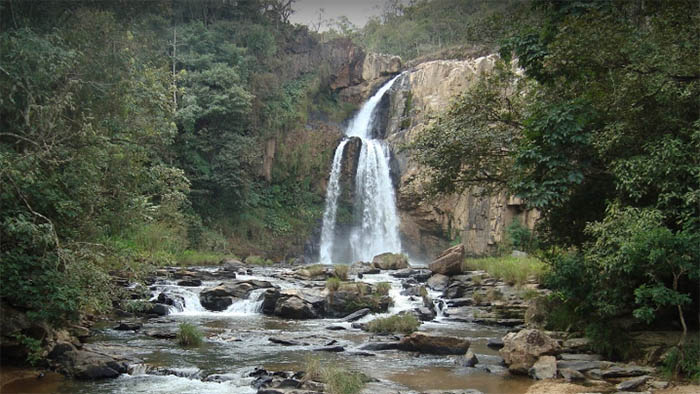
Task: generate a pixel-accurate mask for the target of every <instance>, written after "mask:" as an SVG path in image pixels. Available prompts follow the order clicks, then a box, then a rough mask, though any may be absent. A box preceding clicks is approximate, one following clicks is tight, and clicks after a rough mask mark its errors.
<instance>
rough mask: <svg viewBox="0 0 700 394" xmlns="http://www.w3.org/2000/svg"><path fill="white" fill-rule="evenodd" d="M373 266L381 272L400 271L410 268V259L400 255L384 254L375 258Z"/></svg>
mask: <svg viewBox="0 0 700 394" xmlns="http://www.w3.org/2000/svg"><path fill="white" fill-rule="evenodd" d="M372 265H373V266H375V267H376V268H379V269H381V270H400V269H403V268H408V257H406V255H405V254H399V253H382V254H380V255H377V256H374V258H373V259H372Z"/></svg>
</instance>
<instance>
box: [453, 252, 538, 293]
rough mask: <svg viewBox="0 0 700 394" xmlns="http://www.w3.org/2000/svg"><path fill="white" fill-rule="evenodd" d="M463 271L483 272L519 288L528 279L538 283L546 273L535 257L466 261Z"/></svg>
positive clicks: (507, 257) (489, 258)
mask: <svg viewBox="0 0 700 394" xmlns="http://www.w3.org/2000/svg"><path fill="white" fill-rule="evenodd" d="M464 270H465V271H472V270H484V271H486V272H488V273H489V275H490V276H492V277H494V278H498V279H501V280H503V281H505V282H507V283H510V284H515V285H518V286H521V285H523V284H525V283H526V282H527V281H528V279H530V278H532V279H535V280H538V281H539V280H540V278H541V277H542V276H543V275H544V273H545V272H546V266H545V264H544V263H543V262H542V261H540V260H539V259H537V258H535V257H530V256H528V257H513V256H503V257H485V258H479V259H467V260H465V262H464ZM480 280H481V278H479V281H480Z"/></svg>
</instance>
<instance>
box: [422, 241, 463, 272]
mask: <svg viewBox="0 0 700 394" xmlns="http://www.w3.org/2000/svg"><path fill="white" fill-rule="evenodd" d="M463 260H464V245H463V244H459V245H456V246H453V247H451V248H449V249H446V250H444V251H443V252H442V253H441V254H440V255H439V256H438V257H437V258H436V259H435V260H434V261H433V262H432V263H430V265H429V266H428V268H430V270H431V271H432V272H433V273H435V274H443V275H447V276H451V275H458V274H461V273H462V261H463Z"/></svg>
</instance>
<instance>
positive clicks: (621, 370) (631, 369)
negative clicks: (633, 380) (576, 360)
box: [588, 365, 654, 379]
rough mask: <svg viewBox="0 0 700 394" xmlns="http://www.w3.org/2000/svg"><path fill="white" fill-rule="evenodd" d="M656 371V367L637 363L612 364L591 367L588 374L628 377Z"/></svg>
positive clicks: (600, 376) (601, 377)
mask: <svg viewBox="0 0 700 394" xmlns="http://www.w3.org/2000/svg"><path fill="white" fill-rule="evenodd" d="M651 373H654V368H651V367H641V366H637V365H625V366H612V367H610V368H607V369H602V370H601V369H591V370H590V371H588V374H589V375H591V376H592V377H594V378H596V379H611V378H628V377H634V376H642V375H647V374H651Z"/></svg>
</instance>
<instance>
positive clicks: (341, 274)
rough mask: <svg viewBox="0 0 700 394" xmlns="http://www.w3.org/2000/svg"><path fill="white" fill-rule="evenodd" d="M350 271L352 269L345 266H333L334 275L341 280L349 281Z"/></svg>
mask: <svg viewBox="0 0 700 394" xmlns="http://www.w3.org/2000/svg"><path fill="white" fill-rule="evenodd" d="M349 271H350V267H349V266H347V265H344V264H338V265H335V266H333V274H335V276H336V278H338V279H340V280H348V272H349Z"/></svg>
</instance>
